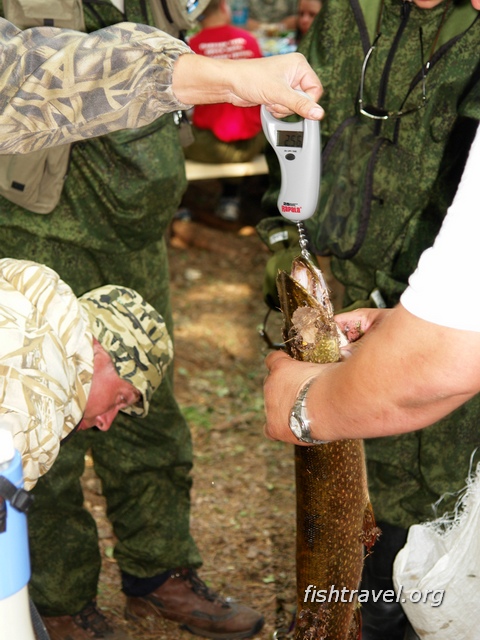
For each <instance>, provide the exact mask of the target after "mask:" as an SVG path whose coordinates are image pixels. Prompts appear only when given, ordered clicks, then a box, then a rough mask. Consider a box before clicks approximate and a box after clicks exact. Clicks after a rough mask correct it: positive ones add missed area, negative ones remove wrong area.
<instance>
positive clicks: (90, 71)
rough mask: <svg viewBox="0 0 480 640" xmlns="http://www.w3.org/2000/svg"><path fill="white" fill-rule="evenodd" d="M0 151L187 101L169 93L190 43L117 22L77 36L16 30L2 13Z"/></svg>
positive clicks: (60, 139)
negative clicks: (176, 67) (177, 63)
mask: <svg viewBox="0 0 480 640" xmlns="http://www.w3.org/2000/svg"><path fill="white" fill-rule="evenodd" d="M0 47H1V49H2V64H1V66H0V112H1V113H2V118H1V122H0V152H2V153H19V152H23V153H26V152H29V151H35V150H37V149H42V148H45V147H50V146H53V145H60V144H65V143H68V142H73V141H75V140H80V139H82V138H89V137H92V136H100V135H104V134H106V133H109V132H111V131H117V130H119V129H126V128H129V129H131V128H137V127H141V126H143V125H146V124H149V123H151V122H153V121H154V120H156V119H157V118H158V117H159V116H160V115H162V114H163V113H166V112H171V111H175V110H177V109H184V108H188V107H189V106H191V105H185V104H183V103H180V102H179V101H178V100H177V99H176V98H175V96H174V95H173V93H172V90H171V81H172V69H173V63H174V62H175V60H176V59H177V58H178V56H179V55H181V54H182V53H191V51H190V49H189V47H187V46H186V45H185V44H184V43H183V42H181V41H179V40H176V39H175V38H173V37H172V36H169V35H168V34H166V33H163V32H161V31H159V30H157V29H155V28H153V27H149V26H145V25H141V24H132V23H122V24H118V25H114V26H110V27H107V28H105V29H101V30H99V31H97V32H95V33H91V34H88V35H87V34H82V33H79V32H75V31H69V30H65V31H63V30H59V29H55V28H53V27H38V28H33V29H27V30H26V31H19V30H18V29H17V28H16V27H14V26H13V25H12V24H10V23H9V22H7V21H5V20H3V19H1V18H0Z"/></svg>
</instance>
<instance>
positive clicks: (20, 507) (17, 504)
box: [0, 476, 33, 533]
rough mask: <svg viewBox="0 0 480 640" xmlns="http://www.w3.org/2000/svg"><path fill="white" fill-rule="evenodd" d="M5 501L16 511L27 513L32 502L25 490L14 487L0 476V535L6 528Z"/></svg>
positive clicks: (30, 496) (29, 494) (31, 497)
mask: <svg viewBox="0 0 480 640" xmlns="http://www.w3.org/2000/svg"><path fill="white" fill-rule="evenodd" d="M6 500H8V502H9V503H10V504H11V505H12V507H13V508H14V509H16V510H17V511H20V512H21V513H27V511H28V510H29V508H30V506H31V504H32V502H33V496H32V494H31V493H29V492H28V491H25V489H22V488H18V487H17V486H15V485H14V484H13V482H10V480H9V479H8V478H6V477H5V476H0V533H3V532H4V531H5V530H6V528H7V507H6V504H5V501H6Z"/></svg>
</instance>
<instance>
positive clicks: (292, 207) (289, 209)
mask: <svg viewBox="0 0 480 640" xmlns="http://www.w3.org/2000/svg"><path fill="white" fill-rule="evenodd" d="M282 213H302V207H299V206H298V205H296V204H294V203H293V202H284V203H283V204H282Z"/></svg>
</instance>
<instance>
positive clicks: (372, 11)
mask: <svg viewBox="0 0 480 640" xmlns="http://www.w3.org/2000/svg"><path fill="white" fill-rule="evenodd" d="M479 50H480V19H479V15H478V11H476V8H473V7H472V5H471V3H470V2H469V0H462V1H460V2H452V1H451V0H428V1H425V0H413V1H412V2H409V1H406V0H379V1H378V2H363V1H361V0H350V1H349V2H344V1H343V0H328V1H327V2H325V3H324V6H323V8H322V11H321V12H320V14H319V15H318V17H317V18H316V19H315V21H314V22H313V24H312V27H311V28H310V30H309V31H308V33H307V34H306V36H305V37H304V39H303V40H302V43H301V44H300V47H299V51H300V52H302V53H304V54H305V55H306V57H307V59H308V60H309V62H310V64H311V65H312V66H313V68H314V69H315V70H316V71H317V73H318V76H319V78H320V79H321V81H322V83H323V85H324V87H325V94H324V96H323V97H322V106H323V107H324V109H325V112H326V116H325V118H324V119H323V120H322V126H321V130H322V131H321V133H322V144H323V145H324V148H323V151H322V182H321V195H320V202H319V207H318V209H317V212H316V213H315V215H314V216H313V217H312V218H311V219H310V220H307V221H306V228H307V231H308V235H309V240H310V242H309V247H310V250H311V251H312V253H316V254H318V255H323V256H330V258H329V260H330V266H331V269H332V272H333V275H334V276H335V278H336V279H337V280H338V281H339V282H340V284H341V285H342V287H343V288H344V295H343V302H342V305H341V306H338V308H337V309H336V311H337V312H340V311H342V310H348V309H353V308H360V307H375V306H382V305H384V306H387V307H393V306H395V305H396V304H397V303H398V301H399V299H400V296H401V294H402V293H403V291H404V290H405V288H406V286H407V282H408V278H409V276H410V275H411V274H412V273H413V271H414V270H415V268H416V266H417V263H418V260H419V258H420V255H421V254H422V251H423V250H424V249H426V248H427V247H429V246H431V245H432V243H433V241H434V239H435V237H436V235H437V233H438V230H439V228H440V226H441V224H442V221H443V218H444V217H445V214H446V212H447V209H448V206H449V205H450V204H451V202H452V199H453V196H454V194H455V191H456V188H457V186H458V182H459V179H460V176H461V173H462V168H463V166H464V163H465V159H466V156H467V154H468V151H469V148H470V145H471V141H472V138H473V136H474V134H475V130H476V128H477V123H478V119H479V118H480V102H479V99H478V95H479V69H480V67H479V58H478V51H479ZM267 157H268V153H267ZM270 165H271V171H270V179H271V184H274V183H275V184H276V186H277V187H278V184H279V177H278V162H277V161H276V157H274V156H273V154H272V161H271V162H270ZM277 195H278V191H277V189H271V190H270V192H269V193H268V194H267V198H266V199H265V200H264V204H265V205H266V206H268V207H269V210H270V211H272V214H275V215H277V220H278V210H277V205H276V200H277ZM282 224H283V223H282ZM277 227H278V225H277ZM270 235H271V236H272V237H275V236H276V230H275V229H274V228H272V231H271V234H270ZM276 237H278V236H276ZM279 244H280V243H279ZM297 246H298V245H297ZM272 260H275V256H273V257H272ZM270 266H272V265H270ZM273 271H274V270H273V269H272V270H271V272H272V273H273ZM453 295H455V293H453ZM471 295H473V294H471ZM458 304H459V305H460V306H461V305H463V300H459V301H458ZM479 416H480V397H474V398H472V399H471V400H470V401H469V402H468V403H467V404H465V405H464V406H462V407H461V408H459V409H457V411H456V412H454V413H453V414H452V415H450V416H448V417H446V418H444V419H442V420H441V421H440V422H439V423H438V424H436V425H435V426H434V427H432V428H431V429H426V430H422V431H417V432H414V433H405V434H398V435H393V436H390V437H388V438H371V439H368V440H367V441H366V443H365V449H366V454H367V470H368V482H369V489H370V495H371V500H372V505H373V507H374V511H375V515H376V518H377V521H378V523H379V527H380V529H382V531H383V535H382V536H381V538H380V539H379V541H378V543H377V544H376V545H375V552H374V553H373V554H371V556H369V557H368V558H367V560H366V562H365V571H364V574H363V580H362V588H364V589H370V590H377V591H378V590H379V589H383V590H385V589H391V588H393V585H392V567H393V560H394V558H395V555H396V554H397V552H398V550H399V549H400V548H402V547H403V545H404V543H405V540H406V537H407V532H408V528H409V527H410V526H411V525H413V524H416V523H419V522H425V521H427V520H429V519H431V518H432V517H434V515H435V514H434V511H433V509H432V505H433V504H434V503H436V502H437V501H438V500H439V499H440V497H442V496H444V497H445V498H444V500H443V502H442V508H443V509H445V510H446V511H447V510H451V509H453V508H454V504H455V498H454V493H455V491H457V490H460V489H461V488H462V487H463V486H464V481H465V478H466V477H467V476H468V471H469V467H470V458H471V454H472V452H473V451H474V450H475V449H476V448H477V446H478V443H479V440H480V437H479ZM452 433H455V434H456V436H455V447H453V448H452V447H451V438H452ZM477 455H478V453H477ZM362 616H363V626H362V633H363V640H384V639H385V638H389V640H403V636H404V633H405V627H406V624H407V621H406V618H405V615H404V613H403V610H402V608H401V606H400V605H399V604H398V603H386V602H379V601H378V602H377V603H374V602H373V601H371V600H370V601H369V602H368V603H365V606H363V607H362Z"/></svg>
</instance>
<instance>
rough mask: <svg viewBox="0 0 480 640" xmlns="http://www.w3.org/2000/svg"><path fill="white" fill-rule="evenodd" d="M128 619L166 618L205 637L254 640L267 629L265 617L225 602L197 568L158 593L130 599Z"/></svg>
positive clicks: (178, 574)
mask: <svg viewBox="0 0 480 640" xmlns="http://www.w3.org/2000/svg"><path fill="white" fill-rule="evenodd" d="M125 615H126V616H127V618H132V619H138V618H149V617H150V618H152V617H156V616H158V617H163V618H167V619H168V620H173V621H175V622H179V623H180V624H181V625H182V626H183V627H184V628H185V629H186V630H187V631H190V633H194V634H196V635H199V636H203V637H204V638H217V639H218V640H235V639H237V638H250V637H251V636H253V635H255V634H256V633H258V632H259V631H260V629H261V628H262V627H263V623H264V620H263V616H261V615H260V614H259V613H257V612H256V611H254V610H253V609H250V608H249V607H246V606H245V605H243V604H237V603H236V602H232V601H230V600H229V599H223V598H221V597H220V596H218V595H217V594H216V593H214V592H213V591H210V589H209V588H208V587H207V585H206V584H205V583H204V582H203V581H202V580H200V578H199V577H198V576H197V574H196V572H195V571H194V570H193V569H178V570H174V571H172V572H171V574H170V577H169V578H167V580H166V581H165V582H164V583H163V584H162V585H161V586H160V587H158V588H157V589H155V591H153V592H152V593H150V594H149V595H148V596H144V597H143V598H134V597H131V596H129V597H128V598H127V607H126V610H125Z"/></svg>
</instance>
